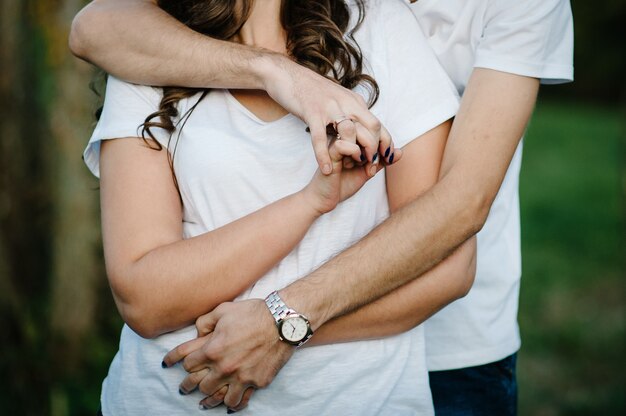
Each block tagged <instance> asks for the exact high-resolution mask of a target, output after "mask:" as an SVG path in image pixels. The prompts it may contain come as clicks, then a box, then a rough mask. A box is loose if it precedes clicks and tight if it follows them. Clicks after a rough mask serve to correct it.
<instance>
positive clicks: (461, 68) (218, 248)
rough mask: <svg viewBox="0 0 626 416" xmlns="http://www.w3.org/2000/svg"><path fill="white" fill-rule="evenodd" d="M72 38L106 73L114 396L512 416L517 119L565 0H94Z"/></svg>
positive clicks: (98, 169) (103, 153) (93, 160)
mask: <svg viewBox="0 0 626 416" xmlns="http://www.w3.org/2000/svg"><path fill="white" fill-rule="evenodd" d="M70 46H71V47H72V50H73V52H74V53H75V54H77V55H78V56H80V57H82V58H84V59H87V60H89V61H90V62H93V63H94V64H96V65H98V66H100V67H102V68H104V69H105V70H106V71H107V72H108V73H109V74H110V75H109V77H108V82H107V89H106V96H105V102H104V107H103V111H102V114H101V117H100V119H99V121H98V124H97V126H96V129H95V130H94V133H93V135H92V137H91V139H90V141H89V144H88V145H87V148H86V150H85V154H84V158H85V162H86V163H87V165H88V167H89V168H90V170H91V171H92V172H93V173H94V174H95V175H97V176H99V177H100V181H101V186H100V189H101V205H102V228H103V241H104V252H105V260H106V268H107V275H108V278H109V283H110V285H111V289H112V292H113V296H114V298H115V301H116V304H117V307H118V310H119V312H120V314H121V315H122V317H123V318H124V321H125V322H126V324H125V325H124V327H123V329H122V334H121V339H120V349H119V351H118V353H117V355H116V356H115V358H114V360H113V362H112V363H111V366H110V369H109V374H108V376H107V378H106V379H105V381H104V383H103V386H102V397H101V407H102V410H101V414H103V415H105V416H110V415H138V414H142V415H143V414H149V415H188V414H194V413H196V412H199V413H202V411H206V412H207V413H215V414H224V413H232V412H238V413H241V414H251V415H276V414H286V415H335V414H342V415H344V414H345V415H429V414H433V413H436V414H437V415H465V414H472V415H512V414H515V413H516V397H517V396H516V395H517V389H516V380H515V357H516V356H515V353H516V351H517V350H518V348H519V346H520V338H519V333H518V327H517V323H516V315H517V298H518V294H519V282H520V275H521V270H520V262H521V261H520V256H521V253H520V241H519V240H520V236H519V207H518V190H517V187H518V175H519V168H520V163H521V137H522V135H523V133H524V130H525V128H526V125H527V123H528V120H529V118H530V115H531V113H532V109H533V106H534V103H535V99H536V96H537V92H538V88H539V84H540V82H541V81H543V82H546V83H557V82H565V81H568V80H571V79H572V76H573V69H572V65H571V58H572V47H573V45H572V22H571V11H570V6H569V2H568V1H562V0H548V1H546V0H543V1H538V0H537V1H535V0H531V1H526V2H519V1H512V0H476V1H471V2H467V1H463V0H453V1H448V2H443V1H436V0H419V1H417V2H409V1H402V0H350V1H344V0H319V1H318V0H310V1H309V0H306V1H305V0H255V1H252V0H239V1H234V0H231V1H227V0H185V1H177V0H158V1H141V0H133V1H118V0H96V1H94V2H92V3H91V4H90V5H89V6H87V7H86V8H85V9H84V10H83V11H82V12H81V13H80V14H79V15H78V16H77V18H76V19H75V22H74V26H73V29H72V34H71V37H70ZM147 85H151V86H147ZM157 86H158V87H157ZM311 143H312V144H313V151H312V150H311ZM461 298H462V299H461Z"/></svg>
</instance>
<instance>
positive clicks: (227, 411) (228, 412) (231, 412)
mask: <svg viewBox="0 0 626 416" xmlns="http://www.w3.org/2000/svg"><path fill="white" fill-rule="evenodd" d="M236 412H237V411H236V410H233V409H226V413H227V414H229V415H232V414H233V413H236Z"/></svg>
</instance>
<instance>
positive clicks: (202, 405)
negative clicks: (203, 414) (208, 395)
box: [198, 403, 210, 410]
mask: <svg viewBox="0 0 626 416" xmlns="http://www.w3.org/2000/svg"><path fill="white" fill-rule="evenodd" d="M198 409H200V410H209V409H210V407H209V406H207V405H206V404H202V403H200V404H199V405H198Z"/></svg>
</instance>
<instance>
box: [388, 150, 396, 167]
mask: <svg viewBox="0 0 626 416" xmlns="http://www.w3.org/2000/svg"><path fill="white" fill-rule="evenodd" d="M395 155H396V152H393V153H392V154H391V156H389V164H390V165H391V164H392V163H393V157H394V156H395Z"/></svg>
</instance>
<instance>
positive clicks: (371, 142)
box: [355, 123, 378, 162]
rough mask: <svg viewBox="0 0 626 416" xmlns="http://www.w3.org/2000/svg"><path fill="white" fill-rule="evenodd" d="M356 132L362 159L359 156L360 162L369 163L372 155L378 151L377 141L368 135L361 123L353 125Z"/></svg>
mask: <svg viewBox="0 0 626 416" xmlns="http://www.w3.org/2000/svg"><path fill="white" fill-rule="evenodd" d="M355 127H356V131H357V142H358V144H359V146H361V148H362V150H363V152H362V155H363V156H364V157H361V156H359V160H360V161H361V162H366V161H367V162H371V161H372V159H373V158H374V154H375V153H376V152H377V151H378V140H376V139H374V137H373V136H372V135H371V134H370V132H369V130H367V129H366V128H365V126H363V125H362V124H361V123H355Z"/></svg>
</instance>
